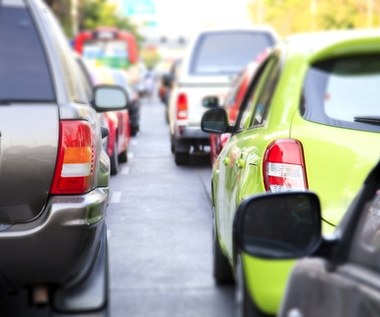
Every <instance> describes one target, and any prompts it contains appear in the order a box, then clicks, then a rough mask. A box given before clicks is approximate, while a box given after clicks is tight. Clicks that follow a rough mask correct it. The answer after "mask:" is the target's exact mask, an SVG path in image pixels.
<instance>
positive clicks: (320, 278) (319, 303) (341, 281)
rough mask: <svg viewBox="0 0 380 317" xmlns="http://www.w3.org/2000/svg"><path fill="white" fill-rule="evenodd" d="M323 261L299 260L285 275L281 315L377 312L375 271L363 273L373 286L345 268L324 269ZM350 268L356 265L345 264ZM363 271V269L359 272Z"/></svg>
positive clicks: (370, 315)
mask: <svg viewBox="0 0 380 317" xmlns="http://www.w3.org/2000/svg"><path fill="white" fill-rule="evenodd" d="M326 266H327V263H326V261H324V260H322V259H318V258H315V259H313V258H309V259H304V260H299V261H298V263H297V265H296V266H295V268H294V270H293V272H292V275H291V277H290V279H289V286H290V285H291V287H289V288H288V289H287V292H286V296H285V298H284V302H283V303H284V304H283V307H281V311H280V315H279V316H281V317H287V316H290V314H291V313H292V314H296V313H298V314H297V316H308V317H314V316H334V317H350V316H352V317H353V316H366V317H375V316H379V314H380V295H379V292H378V289H379V288H380V279H379V276H378V275H377V274H373V273H372V274H371V273H370V272H368V271H367V272H366V273H364V275H365V276H366V278H367V279H369V280H371V281H372V282H371V284H372V285H376V288H372V287H369V286H368V284H367V285H366V283H360V282H359V283H358V280H355V279H353V278H351V277H350V276H348V275H347V272H344V269H343V268H344V267H345V265H344V266H342V269H343V270H338V271H336V272H329V271H327V270H326ZM348 270H349V271H351V272H355V271H356V272H357V271H358V270H360V269H359V268H358V267H353V266H351V267H350V268H348ZM362 273H363V272H362Z"/></svg>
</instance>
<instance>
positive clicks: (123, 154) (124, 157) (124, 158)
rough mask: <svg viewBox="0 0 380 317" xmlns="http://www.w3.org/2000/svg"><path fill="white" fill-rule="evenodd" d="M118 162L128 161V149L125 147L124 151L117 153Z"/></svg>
mask: <svg viewBox="0 0 380 317" xmlns="http://www.w3.org/2000/svg"><path fill="white" fill-rule="evenodd" d="M118 159H119V162H120V163H127V162H128V149H126V150H125V151H124V152H121V153H120V154H119V157H118Z"/></svg>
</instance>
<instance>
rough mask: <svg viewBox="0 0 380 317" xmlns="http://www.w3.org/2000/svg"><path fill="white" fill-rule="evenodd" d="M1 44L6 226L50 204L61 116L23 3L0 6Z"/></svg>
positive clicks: (0, 169)
mask: <svg viewBox="0 0 380 317" xmlns="http://www.w3.org/2000/svg"><path fill="white" fill-rule="evenodd" d="M0 43H1V45H0V223H14V222H20V221H27V220H30V219H33V218H36V217H37V216H38V214H39V213H40V212H41V211H42V208H43V206H44V205H45V204H46V201H47V197H48V194H49V188H50V185H51V181H52V178H53V173H54V167H55V162H56V156H57V146H58V134H59V133H58V132H59V121H58V119H59V114H58V105H57V103H56V101H55V100H56V98H55V91H54V85H53V80H52V76H51V73H50V70H49V63H48V61H47V57H46V55H45V52H44V46H43V44H42V43H41V39H40V37H39V34H38V30H37V29H36V27H35V25H34V20H33V19H32V17H31V15H30V13H29V12H28V9H27V8H26V7H25V5H24V4H23V3H22V2H21V1H17V0H4V1H2V2H1V3H0ZM46 131H48V133H46Z"/></svg>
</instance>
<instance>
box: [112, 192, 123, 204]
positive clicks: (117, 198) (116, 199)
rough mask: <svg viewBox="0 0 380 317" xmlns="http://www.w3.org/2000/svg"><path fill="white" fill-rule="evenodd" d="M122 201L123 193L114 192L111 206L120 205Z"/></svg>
mask: <svg viewBox="0 0 380 317" xmlns="http://www.w3.org/2000/svg"><path fill="white" fill-rule="evenodd" d="M120 200H121V192H113V193H112V194H111V199H110V204H118V203H119V202H120Z"/></svg>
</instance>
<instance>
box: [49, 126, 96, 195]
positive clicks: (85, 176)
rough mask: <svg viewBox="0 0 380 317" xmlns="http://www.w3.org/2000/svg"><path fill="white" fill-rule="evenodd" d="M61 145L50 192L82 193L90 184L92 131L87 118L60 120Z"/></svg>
mask: <svg viewBox="0 0 380 317" xmlns="http://www.w3.org/2000/svg"><path fill="white" fill-rule="evenodd" d="M59 139H60V144H59V147H58V157H57V164H56V167H55V172H54V178H53V183H52V186H51V189H50V193H51V194H82V193H85V192H87V191H89V190H90V189H91V188H92V186H93V178H94V134H93V130H92V127H91V125H90V123H88V122H87V121H80V120H73V121H69V120H68V121H61V122H60V137H59Z"/></svg>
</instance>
